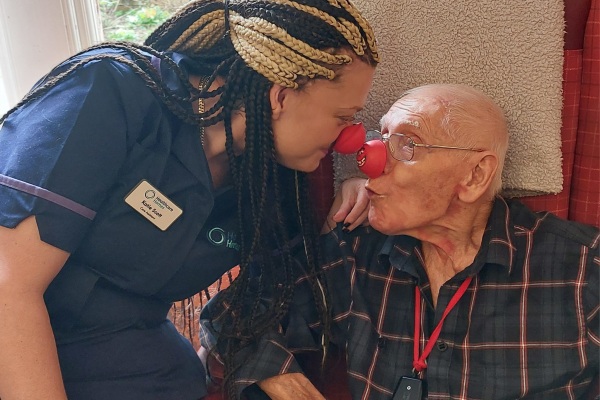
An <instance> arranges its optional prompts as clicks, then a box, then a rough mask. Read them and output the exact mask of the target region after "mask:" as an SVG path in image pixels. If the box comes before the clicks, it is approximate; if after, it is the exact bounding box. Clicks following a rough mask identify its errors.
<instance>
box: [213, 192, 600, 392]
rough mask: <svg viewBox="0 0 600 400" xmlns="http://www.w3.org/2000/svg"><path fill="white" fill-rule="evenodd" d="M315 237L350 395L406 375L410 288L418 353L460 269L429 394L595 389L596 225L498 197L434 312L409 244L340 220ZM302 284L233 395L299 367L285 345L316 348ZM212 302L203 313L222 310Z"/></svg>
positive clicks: (414, 247)
mask: <svg viewBox="0 0 600 400" xmlns="http://www.w3.org/2000/svg"><path fill="white" fill-rule="evenodd" d="M359 231H360V232H359ZM323 239H324V246H325V256H326V257H327V258H328V260H327V262H326V265H325V268H326V271H327V278H328V285H329V291H330V293H331V297H332V298H333V299H332V307H333V313H334V320H335V326H334V335H335V341H336V342H338V343H339V344H341V345H342V346H344V345H345V346H346V348H347V351H346V353H347V368H348V378H349V384H350V391H351V393H352V397H353V399H365V400H366V399H391V398H392V396H393V393H394V391H395V389H396V387H397V385H398V383H399V381H400V379H401V377H402V376H412V374H411V371H412V368H413V367H412V360H413V342H414V337H413V336H414V324H415V323H414V318H415V316H414V310H415V296H414V288H415V285H418V287H419V289H420V290H421V293H422V299H423V300H422V306H421V315H420V320H421V326H422V329H421V336H420V338H419V341H420V348H421V351H422V350H423V348H424V346H425V343H426V342H427V339H428V338H429V336H430V333H431V331H432V330H433V329H434V328H435V326H436V325H437V322H438V321H439V320H440V318H441V315H442V313H443V311H444V310H445V308H446V305H447V304H448V302H449V300H450V298H451V297H452V295H453V294H454V293H455V292H456V290H457V288H458V286H459V285H460V284H461V282H463V281H464V279H465V278H466V277H467V276H474V279H473V281H472V282H471V284H470V286H469V288H468V290H467V292H466V293H465V294H464V296H463V297H462V298H461V299H460V301H459V302H458V304H457V305H456V306H455V307H454V308H453V309H452V311H451V312H450V313H449V315H448V316H447V318H446V320H445V321H444V324H443V328H442V331H441V334H440V336H439V338H438V341H437V343H436V346H434V348H433V350H432V352H431V354H430V355H429V357H428V358H427V369H426V370H425V372H424V374H423V376H422V378H423V380H424V383H425V397H427V396H428V398H429V399H516V398H528V399H533V398H536V399H537V398H540V399H542V398H543V399H579V398H582V397H584V396H588V395H590V393H589V391H590V390H592V391H593V390H597V389H595V388H592V389H590V387H591V385H590V382H591V381H592V379H593V378H594V377H597V376H598V373H599V345H600V336H599V325H600V317H599V312H600V311H599V310H600V305H599V297H598V292H599V285H600V281H599V270H600V268H599V267H600V256H599V254H598V244H599V241H600V234H599V231H598V229H597V228H595V227H591V226H585V225H581V224H577V223H574V222H569V221H564V220H560V219H558V218H556V217H555V216H553V215H552V214H549V213H533V212H531V211H529V210H528V209H527V208H526V207H525V206H523V205H522V204H521V203H519V202H513V201H506V200H504V199H501V198H498V199H497V200H496V201H495V204H494V207H493V211H492V213H491V216H490V219H489V221H488V226H487V228H486V231H485V233H484V237H483V241H482V246H481V249H480V250H479V252H478V254H477V256H476V258H475V260H474V262H473V263H472V264H471V265H470V266H469V267H468V268H466V269H465V270H463V271H462V272H460V273H458V274H457V275H456V276H454V277H453V278H452V279H450V280H449V281H448V282H446V283H445V284H444V285H443V286H442V287H441V289H440V292H439V296H438V300H437V307H436V308H434V307H433V303H432V297H431V291H430V286H429V283H428V280H427V276H426V274H425V271H424V269H423V266H422V255H421V252H420V245H419V241H417V240H416V239H414V238H411V237H407V236H393V237H391V236H385V235H382V234H380V233H378V232H375V231H373V230H372V229H366V230H365V229H362V230H358V231H355V232H352V233H350V234H344V233H343V232H342V231H341V229H340V226H338V227H337V228H336V229H335V230H334V231H333V232H332V233H330V234H328V235H326V236H324V238H323ZM298 283H299V287H298V288H297V290H296V293H295V298H294V304H293V306H292V308H291V309H290V314H289V319H288V321H287V324H286V326H285V327H284V329H283V333H281V334H278V333H272V334H269V335H265V337H263V338H262V340H261V341H260V343H259V344H258V345H257V346H258V347H255V348H254V351H253V353H252V354H246V355H247V356H248V355H249V356H250V359H249V360H248V361H246V363H245V365H244V366H243V367H242V368H241V369H240V370H239V371H238V373H237V382H238V384H239V387H240V390H241V389H243V388H244V387H246V386H248V385H249V384H251V383H252V382H256V381H260V380H262V379H265V378H267V377H269V376H274V375H277V374H279V373H286V372H297V371H301V370H300V367H299V366H298V365H297V363H296V362H295V360H294V357H293V352H294V351H300V350H306V349H315V348H316V347H317V346H316V344H318V343H319V331H318V330H319V324H318V323H316V322H315V321H317V319H316V314H315V312H314V306H313V305H312V301H311V299H312V294H311V292H310V290H309V289H307V288H306V287H303V284H304V283H305V280H304V279H302V278H300V279H299V280H298ZM214 307H216V305H215V304H214V303H213V304H211V306H210V307H209V308H210V310H205V314H204V316H205V317H206V316H207V315H209V314H211V313H213V314H212V315H217V314H216V313H220V312H222V311H223V310H222V309H221V310H217V309H216V308H214ZM221 315H223V314H221ZM218 320H219V318H218V317H217V318H216V319H215V321H217V325H218ZM204 322H206V321H204ZM206 328H207V326H206V324H205V332H204V333H205V336H204V337H203V343H204V344H205V345H207V346H210V342H213V341H214V336H212V333H211V332H209V330H207V329H206ZM592 395H593V393H592ZM590 398H591V396H590Z"/></svg>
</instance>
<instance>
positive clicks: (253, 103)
mask: <svg viewBox="0 0 600 400" xmlns="http://www.w3.org/2000/svg"><path fill="white" fill-rule="evenodd" d="M377 62H378V54H377V49H376V45H375V40H374V37H373V32H372V30H371V28H370V26H369V25H368V23H367V22H366V21H365V20H364V18H363V17H362V16H361V15H360V13H359V11H358V10H356V9H355V8H354V6H353V5H352V4H351V3H350V2H349V1H347V0H229V1H227V0H226V1H225V2H223V1H220V0H201V1H196V2H192V3H190V4H189V5H188V6H186V7H184V8H182V9H181V10H180V11H178V12H177V13H176V14H175V15H174V16H173V17H172V18H171V19H169V20H168V21H167V22H166V23H164V24H163V25H162V26H160V27H159V28H158V29H157V30H156V31H155V32H154V33H153V34H152V35H151V36H150V37H149V38H148V39H147V40H146V42H145V44H144V45H143V46H141V45H134V44H126V43H109V44H102V45H99V46H96V47H94V48H91V49H88V50H86V51H84V52H82V53H80V54H77V55H75V56H73V57H71V58H69V59H68V60H66V61H65V62H63V63H62V64H60V65H59V66H58V67H56V68H55V69H54V70H52V71H51V72H50V73H49V74H48V75H47V76H46V77H45V78H44V79H42V80H41V81H40V82H39V83H38V84H37V85H36V86H35V87H34V88H33V89H32V91H31V92H30V93H29V94H28V95H27V96H26V97H25V98H24V99H23V100H22V101H21V102H19V103H18V104H17V105H16V106H15V107H14V108H13V109H11V110H10V111H9V112H8V113H7V114H6V115H4V116H3V117H2V118H1V119H0V124H2V125H1V130H0V321H2V322H1V323H0V397H1V398H2V400H12V399H25V398H27V399H45V400H55V399H65V398H67V396H68V398H69V399H71V400H78V399H82V400H83V399H84V400H94V399H103V400H105V399H113V400H118V399H124V400H125V399H126V400H137V399H140V400H141V399H144V400H148V399H165V400H166V399H168V400H173V399H177V400H187V399H189V400H197V399H200V398H202V397H203V396H204V395H205V394H206V388H205V379H204V376H205V372H204V369H203V367H202V364H201V363H200V361H199V359H198V357H197V356H196V354H195V352H194V349H193V348H192V347H191V345H190V344H189V342H187V341H186V340H185V339H183V337H182V336H181V335H180V334H179V333H178V332H177V331H176V330H175V328H174V326H173V325H172V324H171V322H169V321H168V319H167V318H166V316H167V312H168V310H169V308H170V307H171V304H172V302H173V301H176V300H180V299H184V298H186V297H189V296H191V295H193V294H194V293H197V292H199V291H200V290H202V289H204V288H206V287H207V286H208V285H210V284H211V283H212V282H213V281H215V280H216V279H217V278H218V277H219V276H221V275H222V274H223V273H224V272H226V271H227V270H229V269H230V268H231V267H232V266H234V265H236V264H240V267H241V270H240V271H241V272H240V275H239V277H238V279H236V280H235V282H234V288H235V290H232V291H230V292H231V293H232V294H231V298H230V301H231V307H232V315H233V329H232V332H233V334H234V335H239V337H242V338H244V337H249V336H251V335H252V334H253V333H256V332H260V331H261V330H263V329H267V328H268V327H269V326H272V325H273V324H276V323H277V321H278V318H280V317H281V316H282V315H283V314H284V313H285V309H286V304H287V303H288V302H289V300H290V297H291V294H292V293H291V291H290V290H289V289H290V287H292V284H291V279H292V274H291V273H290V271H291V264H292V256H293V255H292V253H294V252H298V251H301V252H302V253H303V254H305V255H306V257H307V258H308V259H309V265H310V268H312V269H313V270H314V271H313V272H315V273H314V274H312V280H313V282H312V284H313V287H314V295H315V297H316V298H317V301H318V303H319V304H320V308H321V312H322V314H323V320H324V322H326V321H327V312H326V305H325V302H326V300H325V299H326V296H325V294H326V293H325V292H326V288H325V287H323V286H322V285H321V284H320V282H319V278H318V267H317V265H318V263H317V262H316V258H317V256H318V251H317V249H316V244H315V243H316V241H315V234H316V232H317V230H316V229H313V221H312V220H311V216H312V214H311V213H310V208H309V196H308V190H307V182H306V174H305V173H306V172H310V171H313V170H314V169H316V168H317V166H318V165H319V162H320V160H321V159H322V158H323V157H324V156H325V155H326V153H327V151H328V149H329V148H330V147H331V146H332V144H333V143H334V142H335V140H336V138H337V137H338V135H339V134H340V132H341V131H342V130H343V129H344V128H346V127H348V126H349V125H351V124H352V122H353V118H354V114H355V113H356V112H357V111H358V110H360V109H361V107H362V106H363V104H364V103H365V101H366V97H367V92H368V90H369V88H370V86H371V81H372V78H373V72H374V68H375V65H376V64H377ZM299 249H300V250H299ZM257 276H258V277H263V276H269V279H268V280H267V279H265V280H264V281H263V280H261V279H258V282H259V283H258V284H257V285H250V284H249V282H250V281H251V279H250V278H251V277H257ZM254 281H256V280H254ZM254 281H253V282H254ZM267 281H268V282H267ZM264 290H274V291H276V292H277V299H278V301H277V302H275V303H274V304H272V305H270V306H267V307H266V308H265V307H258V306H257V307H255V308H254V310H249V311H247V312H246V311H244V312H241V311H242V310H238V309H237V307H236V304H237V303H236V299H238V298H240V296H247V295H255V296H256V298H259V296H260V292H262V291H264ZM259 308H260V310H261V311H260V312H258V310H259Z"/></svg>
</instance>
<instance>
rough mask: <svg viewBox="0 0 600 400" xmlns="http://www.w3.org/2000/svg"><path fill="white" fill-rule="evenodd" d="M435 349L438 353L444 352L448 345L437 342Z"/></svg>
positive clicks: (440, 341) (441, 341)
mask: <svg viewBox="0 0 600 400" xmlns="http://www.w3.org/2000/svg"><path fill="white" fill-rule="evenodd" d="M437 348H438V350H439V351H446V350H447V349H448V345H447V344H446V342H444V341H443V340H438V341H437Z"/></svg>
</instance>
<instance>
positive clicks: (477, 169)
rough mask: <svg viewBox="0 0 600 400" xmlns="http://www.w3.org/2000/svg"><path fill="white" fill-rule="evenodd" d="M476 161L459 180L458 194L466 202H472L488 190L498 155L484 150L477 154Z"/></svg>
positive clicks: (496, 165) (496, 168)
mask: <svg viewBox="0 0 600 400" xmlns="http://www.w3.org/2000/svg"><path fill="white" fill-rule="evenodd" d="M478 156H479V157H478V160H479V161H478V162H477V164H475V165H474V166H473V168H472V169H471V171H470V172H469V174H468V175H467V176H466V177H465V179H464V180H463V181H462V182H461V186H462V190H460V191H459V193H458V196H459V198H460V200H462V201H464V202H466V203H473V202H475V201H477V200H478V199H479V198H481V196H483V195H485V194H486V193H487V192H488V189H489V188H490V186H491V185H492V183H493V182H494V177H495V176H496V171H497V170H498V157H497V156H496V154H494V153H492V152H489V151H486V152H484V153H479V154H478Z"/></svg>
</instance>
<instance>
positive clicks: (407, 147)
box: [381, 133, 485, 161]
mask: <svg viewBox="0 0 600 400" xmlns="http://www.w3.org/2000/svg"><path fill="white" fill-rule="evenodd" d="M381 140H382V141H383V142H384V143H386V142H387V144H388V148H389V149H390V153H391V154H392V157H394V158H395V159H396V160H398V161H410V160H412V159H413V157H414V155H415V147H425V148H427V149H450V150H466V151H478V152H481V151H485V150H484V149H472V148H468V147H455V146H441V145H436V144H422V143H415V141H414V140H412V139H411V138H410V137H408V136H406V135H403V134H401V133H384V134H383V135H381Z"/></svg>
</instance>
